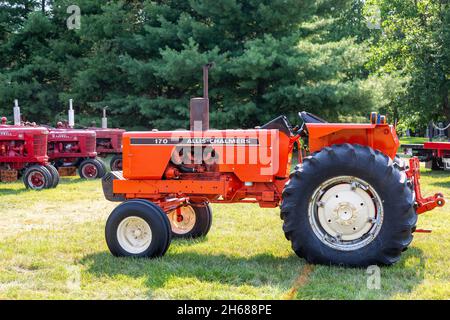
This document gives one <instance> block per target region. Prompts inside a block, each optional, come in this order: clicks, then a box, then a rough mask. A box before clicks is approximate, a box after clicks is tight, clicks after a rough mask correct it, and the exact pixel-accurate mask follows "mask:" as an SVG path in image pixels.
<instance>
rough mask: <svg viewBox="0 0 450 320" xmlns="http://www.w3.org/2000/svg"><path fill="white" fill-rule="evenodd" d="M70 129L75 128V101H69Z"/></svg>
mask: <svg viewBox="0 0 450 320" xmlns="http://www.w3.org/2000/svg"><path fill="white" fill-rule="evenodd" d="M69 127H70V128H73V127H75V110H73V99H70V100H69Z"/></svg>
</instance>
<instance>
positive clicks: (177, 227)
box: [168, 206, 197, 234]
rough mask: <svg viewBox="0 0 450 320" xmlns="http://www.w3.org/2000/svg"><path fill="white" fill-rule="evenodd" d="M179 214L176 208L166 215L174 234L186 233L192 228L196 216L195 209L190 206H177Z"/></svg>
mask: <svg viewBox="0 0 450 320" xmlns="http://www.w3.org/2000/svg"><path fill="white" fill-rule="evenodd" d="M179 210H180V214H178V213H177V210H173V211H170V212H169V213H168V217H169V220H170V225H171V227H172V231H173V232H174V233H176V234H187V233H189V232H190V231H192V229H194V226H195V222H196V220H197V219H196V216H195V211H194V209H193V208H192V207H191V206H185V207H181V208H179Z"/></svg>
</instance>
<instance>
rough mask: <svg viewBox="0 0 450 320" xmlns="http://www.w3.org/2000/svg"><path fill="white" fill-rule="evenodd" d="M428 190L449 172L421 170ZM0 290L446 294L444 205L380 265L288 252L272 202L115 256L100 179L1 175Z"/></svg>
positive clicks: (449, 277) (27, 294)
mask: <svg viewBox="0 0 450 320" xmlns="http://www.w3.org/2000/svg"><path fill="white" fill-rule="evenodd" d="M422 186H423V190H424V192H425V193H426V194H432V193H434V192H438V191H439V192H443V193H444V194H448V195H450V172H433V173H432V172H431V171H429V170H425V169H423V175H422ZM0 199H1V203H2V207H1V208H2V209H1V218H0V299H449V298H450V259H449V257H450V228H449V223H448V221H449V218H450V204H449V205H448V206H447V207H444V208H441V209H436V210H434V211H433V212H432V213H427V214H424V215H423V216H421V217H420V220H419V221H420V222H419V225H418V227H419V228H431V229H433V233H431V234H416V235H415V239H414V241H413V243H412V245H411V247H410V249H409V250H408V251H406V252H405V253H404V255H403V258H402V260H401V261H400V262H399V263H397V264H396V265H395V266H393V267H383V268H381V288H380V289H368V288H367V279H368V274H367V273H366V270H365V269H346V268H339V267H328V266H309V265H307V264H306V263H305V261H304V260H303V259H300V258H298V257H297V256H295V254H294V253H293V252H292V251H291V248H290V243H289V242H288V241H287V240H286V239H285V238H284V235H283V232H282V229H281V225H282V222H281V220H280V218H279V210H278V209H260V208H259V207H258V206H257V205H251V204H235V205H213V210H214V222H213V227H212V229H211V232H210V234H209V235H208V236H207V237H206V238H205V239H202V240H196V241H179V240H178V241H173V242H172V245H171V247H170V249H169V251H168V253H167V254H166V256H165V257H163V258H161V259H158V260H144V259H130V258H115V257H113V256H111V255H110V253H109V251H108V249H107V247H106V244H105V240H104V225H105V221H106V219H107V216H108V214H109V213H110V212H111V210H112V209H113V208H114V207H115V206H116V205H117V204H114V203H110V202H107V201H106V200H104V198H103V195H102V191H101V183H100V181H81V180H80V179H78V178H75V177H74V178H63V179H62V183H61V185H60V186H59V187H58V188H57V189H55V190H45V191H42V192H33V191H26V190H25V189H24V187H23V184H22V183H14V184H0Z"/></svg>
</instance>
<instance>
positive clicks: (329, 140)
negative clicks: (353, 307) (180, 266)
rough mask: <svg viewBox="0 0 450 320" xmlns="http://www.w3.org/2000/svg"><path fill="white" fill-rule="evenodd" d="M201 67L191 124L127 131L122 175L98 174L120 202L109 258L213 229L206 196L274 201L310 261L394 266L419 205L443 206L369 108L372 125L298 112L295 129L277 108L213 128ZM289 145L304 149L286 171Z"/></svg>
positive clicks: (144, 252)
mask: <svg viewBox="0 0 450 320" xmlns="http://www.w3.org/2000/svg"><path fill="white" fill-rule="evenodd" d="M208 68H209V65H207V66H205V67H204V96H203V97H202V98H193V99H191V103H190V108H191V128H190V130H186V131H157V130H154V131H151V132H126V133H124V134H123V172H111V173H109V174H108V175H106V176H105V177H104V178H103V191H104V194H105V198H106V199H108V200H110V201H118V202H122V203H121V204H120V205H119V206H117V207H116V208H115V209H114V210H113V211H112V213H111V214H110V216H109V218H108V220H107V223H106V228H105V229H106V230H105V235H106V242H107V245H108V247H109V249H110V251H111V253H112V254H113V255H115V256H134V257H150V258H153V257H160V256H163V255H164V254H165V252H166V251H167V249H168V247H169V245H170V242H171V239H172V237H188V238H194V237H199V236H205V235H206V234H207V233H208V232H209V230H210V227H211V221H212V210H211V207H210V203H257V204H259V205H260V207H263V208H275V207H277V206H280V208H281V218H282V219H283V231H284V233H285V236H286V238H287V239H288V240H289V241H291V244H292V248H293V250H294V251H295V253H296V254H297V255H298V256H300V257H303V258H305V259H306V260H307V261H308V262H310V263H314V264H316V263H319V264H336V265H345V266H368V265H373V264H380V265H391V264H393V263H395V262H397V261H398V260H399V259H400V256H401V253H402V252H403V251H405V250H406V249H407V248H408V246H409V244H410V243H411V241H412V239H413V233H414V232H415V231H416V223H417V217H418V214H422V213H424V212H426V211H429V210H432V209H434V208H436V207H441V206H443V205H444V204H445V200H444V198H443V195H442V194H435V195H433V196H431V197H427V198H424V197H422V195H421V192H420V184H419V178H420V172H419V166H418V159H417V158H412V159H410V162H409V164H407V163H405V162H404V161H402V160H401V159H399V158H397V157H396V152H397V149H398V147H399V141H398V137H397V134H396V131H395V128H394V127H393V126H391V125H389V124H387V122H386V118H385V117H384V116H381V117H379V118H378V116H377V114H376V113H372V115H371V118H370V119H371V120H370V123H367V124H346V123H327V122H325V121H324V120H322V119H320V118H318V117H316V116H314V115H312V114H309V113H307V112H301V113H299V116H300V119H301V125H299V126H295V127H294V126H292V125H291V124H290V123H289V121H288V119H287V118H286V117H284V116H280V117H278V118H276V119H274V120H273V121H270V122H269V123H267V124H265V125H263V126H261V127H257V128H255V129H249V130H210V129H209V98H208ZM377 118H378V119H379V120H377ZM295 145H297V146H298V147H299V149H300V150H299V151H301V149H302V148H304V149H305V150H306V151H307V152H308V154H309V155H307V156H306V157H304V158H302V157H301V156H299V164H298V165H297V166H296V167H295V170H294V171H293V172H291V158H292V154H293V151H294V146H295ZM299 154H300V155H301V154H302V152H299ZM243 214H245V213H244V212H243ZM248 219H258V217H254V216H249V217H248ZM417 231H419V230H417Z"/></svg>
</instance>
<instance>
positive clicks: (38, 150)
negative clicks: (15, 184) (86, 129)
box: [0, 100, 59, 190]
mask: <svg viewBox="0 0 450 320" xmlns="http://www.w3.org/2000/svg"><path fill="white" fill-rule="evenodd" d="M15 103H16V106H15V107H14V125H8V124H7V119H6V118H5V117H3V118H2V120H1V124H0V171H1V175H2V181H3V180H6V181H8V182H12V181H15V180H17V179H18V178H19V176H22V177H23V182H24V184H25V186H26V187H27V188H28V189H33V190H42V189H45V188H55V187H56V186H57V185H58V183H59V175H58V171H57V170H56V169H55V167H53V166H52V165H50V164H49V162H48V156H47V137H48V130H47V129H46V128H44V127H36V126H31V124H29V125H24V124H23V123H21V119H20V109H19V107H18V102H17V100H16V102H15Z"/></svg>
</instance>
